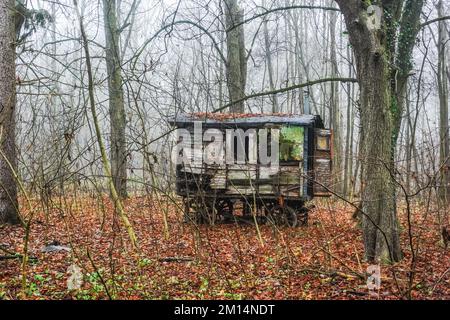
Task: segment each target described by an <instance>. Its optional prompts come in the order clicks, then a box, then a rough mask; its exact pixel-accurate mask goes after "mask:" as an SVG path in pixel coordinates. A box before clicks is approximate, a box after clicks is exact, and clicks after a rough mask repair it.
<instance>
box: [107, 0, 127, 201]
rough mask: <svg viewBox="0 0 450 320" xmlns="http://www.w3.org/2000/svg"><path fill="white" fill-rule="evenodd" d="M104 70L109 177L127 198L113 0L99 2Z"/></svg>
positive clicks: (123, 106) (117, 48)
mask: <svg viewBox="0 0 450 320" xmlns="http://www.w3.org/2000/svg"><path fill="white" fill-rule="evenodd" d="M103 16H104V20H105V35H106V52H105V53H106V66H107V70H108V91H109V118H110V125H111V134H110V143H111V151H110V152H111V154H110V157H111V173H112V178H113V181H114V186H115V188H116V190H117V192H118V194H119V195H120V197H122V198H126V197H127V141H126V137H125V129H126V118H125V103H124V94H123V80H122V73H121V63H122V61H121V53H120V48H119V38H120V28H119V25H118V21H117V6H116V0H103Z"/></svg>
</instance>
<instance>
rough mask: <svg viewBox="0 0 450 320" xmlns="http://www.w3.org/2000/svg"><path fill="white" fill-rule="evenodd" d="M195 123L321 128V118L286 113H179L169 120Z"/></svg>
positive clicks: (181, 124) (179, 124) (175, 123)
mask: <svg viewBox="0 0 450 320" xmlns="http://www.w3.org/2000/svg"><path fill="white" fill-rule="evenodd" d="M195 121H202V122H203V123H204V124H207V125H245V126H249V125H264V124H266V123H279V124H293V125H301V126H314V127H317V128H323V122H322V118H321V117H320V116H318V115H309V114H288V113H270V114H267V113H265V114H264V113H204V112H198V113H181V114H178V115H176V116H175V117H173V118H172V119H170V124H172V125H176V126H185V125H189V124H191V123H193V122H195Z"/></svg>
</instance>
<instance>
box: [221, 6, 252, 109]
mask: <svg viewBox="0 0 450 320" xmlns="http://www.w3.org/2000/svg"><path fill="white" fill-rule="evenodd" d="M224 11H225V22H226V28H227V66H226V68H227V84H228V92H229V94H230V100H231V102H233V101H240V102H237V103H233V104H232V106H231V108H230V111H231V112H236V113H243V112H244V110H245V104H244V102H243V101H242V99H243V98H244V97H245V86H246V82H247V57H246V52H245V42H244V41H245V39H244V25H243V24H241V25H239V26H238V24H240V23H241V22H242V21H243V12H242V11H241V10H240V8H239V5H238V1H237V0H224Z"/></svg>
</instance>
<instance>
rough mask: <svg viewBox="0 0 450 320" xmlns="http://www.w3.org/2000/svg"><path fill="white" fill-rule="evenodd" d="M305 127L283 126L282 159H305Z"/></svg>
mask: <svg viewBox="0 0 450 320" xmlns="http://www.w3.org/2000/svg"><path fill="white" fill-rule="evenodd" d="M303 142H304V128H303V127H295V126H292V127H288V126H286V127H282V128H281V131H280V161H284V162H289V161H301V160H302V159H303Z"/></svg>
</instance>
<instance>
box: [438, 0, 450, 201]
mask: <svg viewBox="0 0 450 320" xmlns="http://www.w3.org/2000/svg"><path fill="white" fill-rule="evenodd" d="M442 11H443V4H442V0H440V1H439V3H438V15H439V17H442V16H443V12H442ZM445 29H446V28H445V21H441V22H439V36H438V70H437V72H438V75H437V82H438V91H439V123H440V125H439V137H440V141H439V167H440V169H441V181H440V185H441V187H440V188H439V200H440V203H441V204H442V205H444V206H447V205H448V204H449V201H450V187H449V183H450V159H449V157H450V150H449V148H450V138H449V125H448V83H447V74H446V70H447V61H446V56H445V54H446V50H445V46H446V42H447V39H446V30H445Z"/></svg>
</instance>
